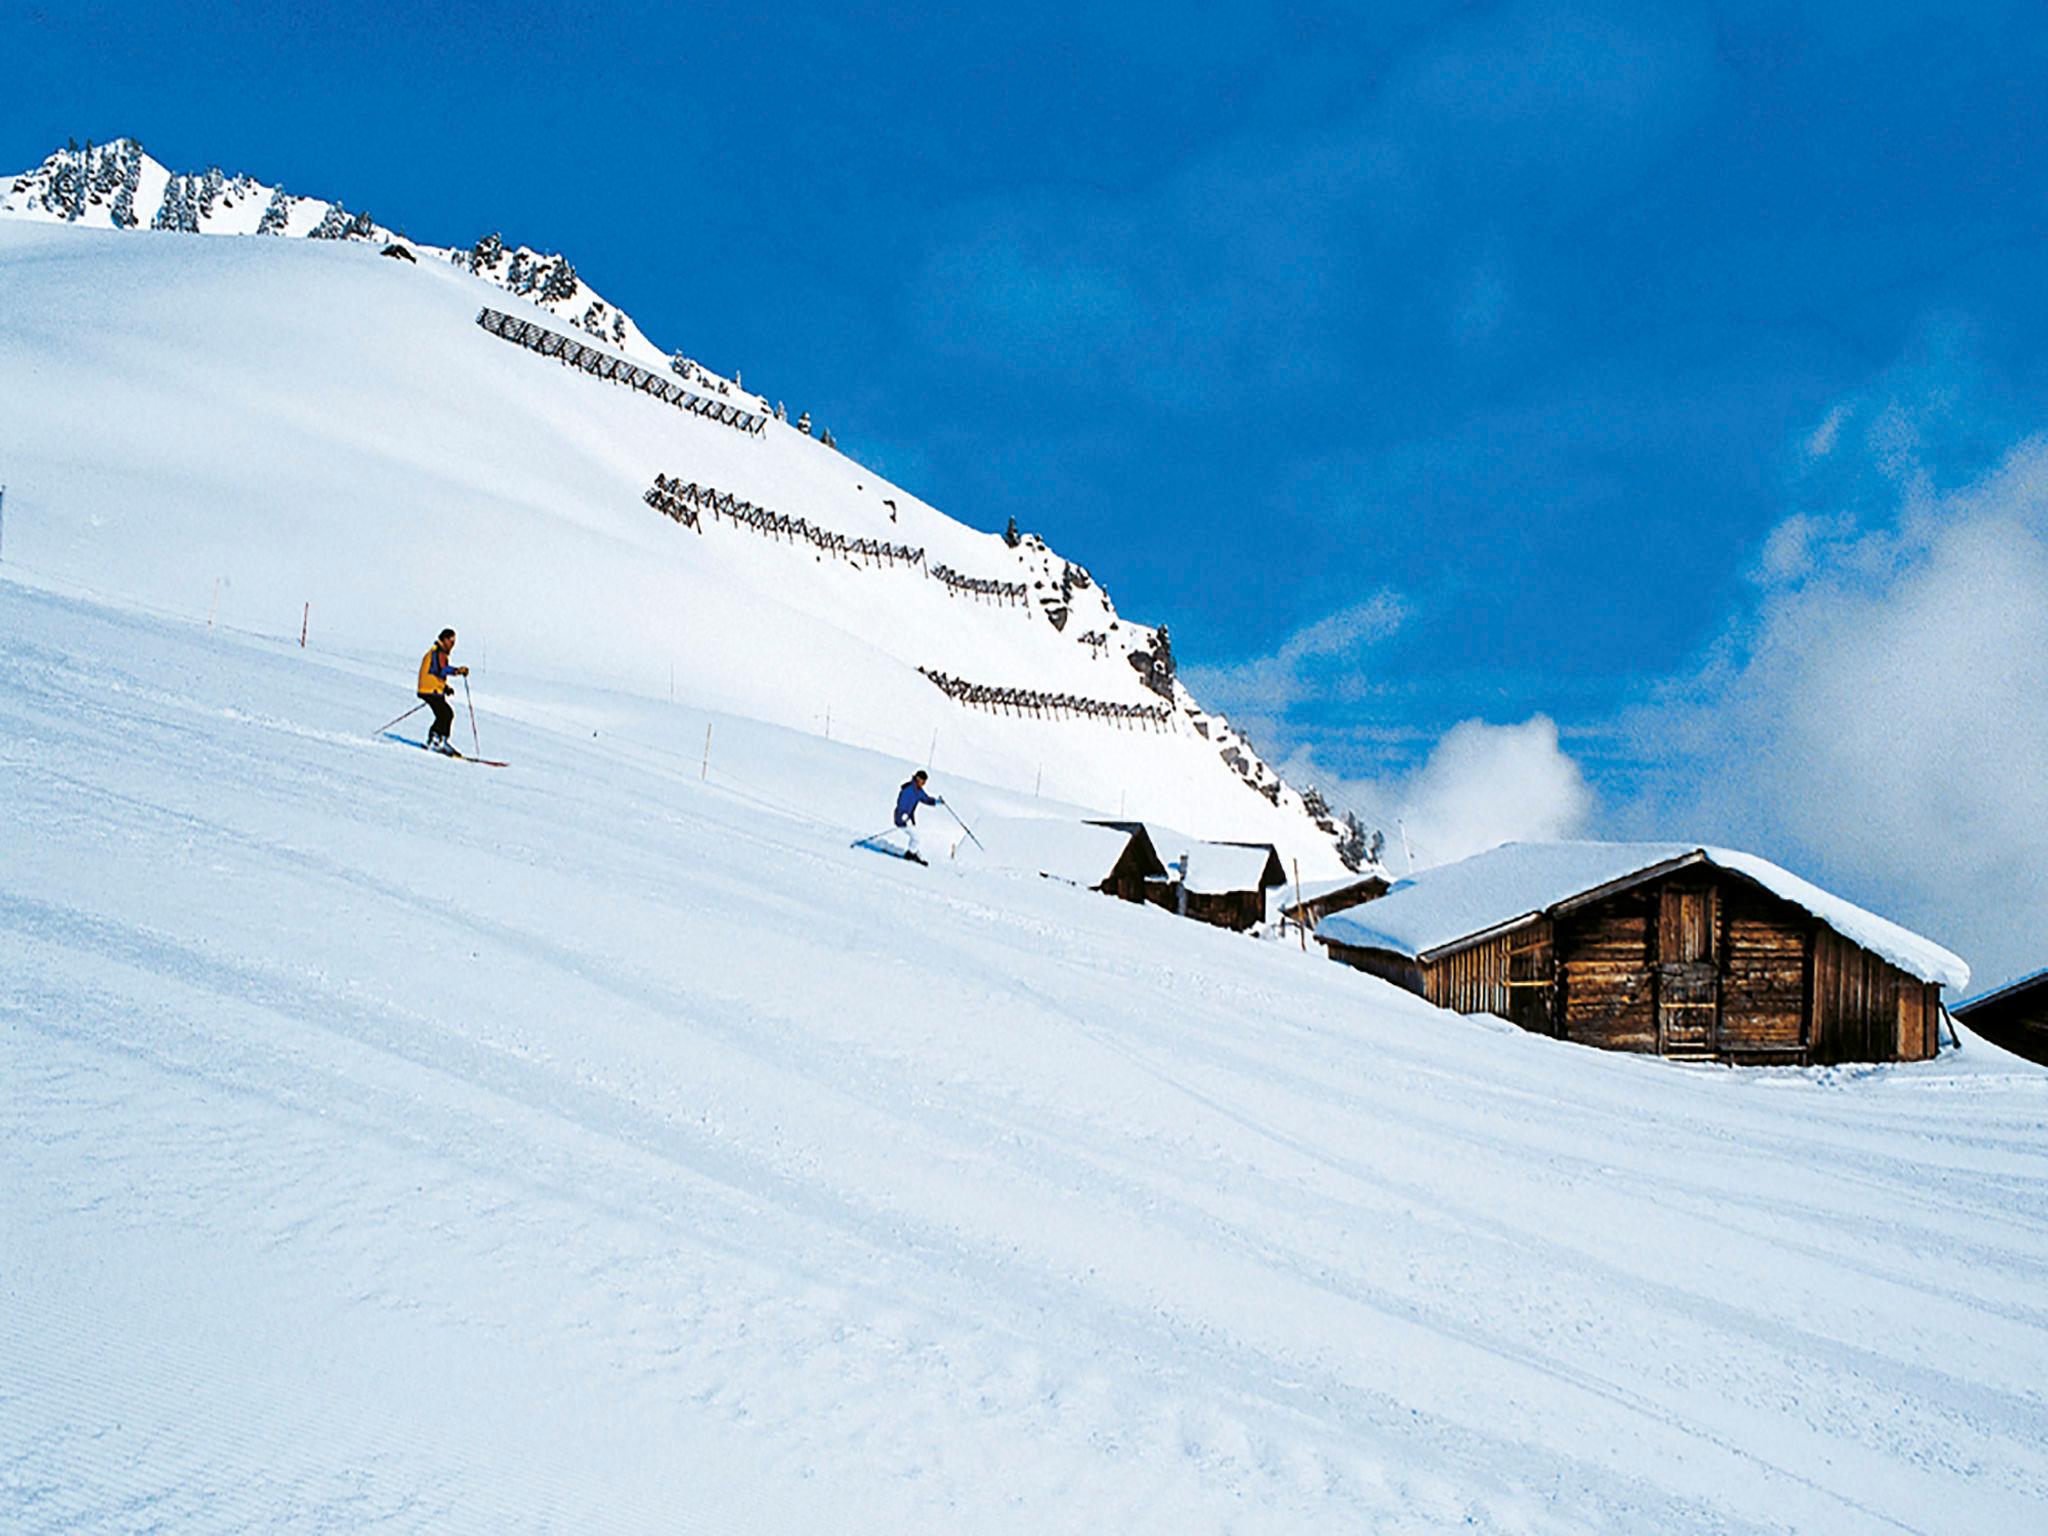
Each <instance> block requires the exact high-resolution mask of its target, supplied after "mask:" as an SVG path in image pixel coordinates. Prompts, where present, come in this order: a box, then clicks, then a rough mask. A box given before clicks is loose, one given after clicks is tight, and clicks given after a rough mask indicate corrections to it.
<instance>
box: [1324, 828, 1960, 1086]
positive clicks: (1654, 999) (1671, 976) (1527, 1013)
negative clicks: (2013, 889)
mask: <svg viewBox="0 0 2048 1536" xmlns="http://www.w3.org/2000/svg"><path fill="white" fill-rule="evenodd" d="M1316 937H1317V940H1318V941H1319V942H1321V943H1322V944H1324V945H1326V946H1327V947H1328V949H1329V952H1330V958H1331V959H1333V960H1341V961H1343V962H1344V963H1346V964H1348V965H1353V966H1356V967H1357V968H1358V969H1360V970H1364V971H1370V972H1371V973H1373V974H1374V975H1376V976H1381V977H1384V978H1385V979H1387V980H1389V981H1393V982H1395V983H1397V984H1399V985H1401V986H1404V987H1406V988H1408V989H1409V990H1410V991H1412V992H1418V993H1420V994H1421V995H1422V996H1424V997H1426V998H1428V999H1429V1001H1431V1002H1433V1003H1435V1004H1437V1006H1439V1007H1442V1008H1448V1009H1451V1010H1453V1011H1455V1012H1458V1013H1492V1014H1497V1015H1499V1016H1500V1017H1501V1018H1504V1019H1509V1020H1511V1021H1513V1022H1514V1023H1516V1024H1519V1025H1521V1026H1522V1027H1523V1028H1524V1029H1528V1030H1533V1031H1535V1032H1536V1033H1538V1034H1544V1035H1552V1036H1555V1037H1556V1038H1558V1039H1562V1040H1573V1041H1577V1042H1580V1043H1582V1044H1586V1045H1595V1046H1601V1047H1604V1048H1606V1049H1608V1050H1622V1051H1648V1052H1654V1053H1656V1054H1659V1055H1664V1056H1680V1057H1693V1058H1700V1059H1707V1060H1717V1061H1729V1062H1754V1063H1790V1064H1806V1063H1813V1062H1835V1061H1918V1060H1921V1059H1923V1058H1925V1057H1929V1056H1932V1055H1934V1054H1935V1052H1936V1051H1937V1050H1938V1049H1939V1041H1938V1038H1937V1031H1938V1028H1939V1019H1940V1008H1941V989H1942V988H1943V987H1944V986H1947V987H1950V988H1953V989H1957V990H1960V989H1961V988H1962V987H1964V986H1967V985H1968V984H1969V974H1970V973H1969V968H1968V967H1967V966H1965V965H1964V964H1963V963H1962V961H1960V960H1958V959H1957V958H1956V957H1955V956H1954V955H1952V954H1950V953H1949V952H1948V951H1947V950H1945V949H1942V948H1941V947H1940V946H1939V945H1937V944H1933V943H1931V942H1929V941H1928V940H1926V939H1923V938H1920V937H1919V936H1918V935H1916V934H1912V933H1908V932H1907V931H1906V930H1905V929H1903V928H1901V927H1899V926H1898V925H1896V924H1894V923H1891V922H1888V921H1886V920H1885V919H1884V918H1881V917H1878V916H1876V915H1875V914H1873V913H1870V912H1866V911H1864V910H1863V909H1862V908H1861V907H1857V906H1854V905H1852V904H1850V903H1849V902H1846V901H1843V900H1842V899H1840V898H1839V897H1836V896H1832V895H1830V894H1828V893H1827V892H1826V891H1823V890H1821V889H1820V888H1819V887H1817V886H1814V885H1810V884H1808V883H1807V882H1806V881H1804V880H1801V879H1800V878H1799V877H1798V876H1796V875H1793V874H1790V873H1788V872H1787V871H1785V870H1783V869H1780V868H1779V867H1778V866H1777V865H1775V864H1772V863H1770V862H1769V861H1767V860H1764V859H1760V858H1757V857H1755V856H1754V855H1752V854H1745V853H1737V852H1734V851H1731V850H1728V849H1720V848H1707V847H1700V846H1697V845H1691V844H1671V843H1510V844H1508V845H1507V846H1506V847H1504V848H1496V849H1494V850H1493V851H1492V852H1490V853H1483V854H1480V855H1478V856H1477V857H1475V858H1470V859H1465V860H1463V861H1462V862H1460V863H1457V864H1449V865H1444V866H1442V867H1441V868H1438V869H1434V870H1428V871H1425V872H1424V873H1423V874H1421V875H1418V876H1416V877H1414V878H1412V879H1409V880H1404V881H1402V882H1400V883H1399V884H1398V885H1396V886H1395V887H1394V888H1393V889H1392V890H1391V891H1390V892H1388V894H1386V895H1385V896H1382V897H1380V898H1379V899H1378V900H1377V901H1374V902H1371V903H1369V904H1368V905H1366V906H1363V907H1359V908H1356V909H1355V910H1353V911H1350V912H1340V913H1337V914H1336V915H1334V916H1332V917H1330V918H1328V919H1326V920H1325V921H1324V922H1323V924H1322V925H1321V927H1320V929H1319V930H1318V932H1317V934H1316Z"/></svg>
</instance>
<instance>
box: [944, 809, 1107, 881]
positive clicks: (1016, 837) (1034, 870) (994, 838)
mask: <svg viewBox="0 0 2048 1536" xmlns="http://www.w3.org/2000/svg"><path fill="white" fill-rule="evenodd" d="M974 835H975V836H976V837H978V838H980V839H981V844H982V845H981V846H980V847H979V848H977V847H976V846H975V845H974V843H973V842H972V841H968V840H963V841H962V842H961V845H960V847H959V848H958V849H956V850H955V857H956V858H958V859H959V860H960V861H961V862H963V863H966V862H971V861H973V860H976V859H979V860H980V861H982V862H985V863H988V864H992V865H994V866H995V867H997V868H998V869H1016V870H1023V871H1025V872H1026V873H1029V874H1039V875H1050V876H1051V877H1052V878H1053V879H1055V880H1066V881H1070V882H1072V883H1073V884H1075V885H1082V886H1097V885H1100V884H1102V882H1103V881H1105V880H1107V879H1108V878H1109V876H1110V872H1111V871H1112V870H1114V869H1115V868H1116V865H1117V860H1119V859H1121V858H1122V857H1123V856H1124V850H1125V849H1126V848H1128V847H1129V846H1130V844H1131V838H1132V836H1133V834H1132V833H1129V832H1122V831H1118V830H1117V829H1116V828H1114V827H1103V826H1097V825H1095V824H1094V823H1092V822H1086V821H1053V820H1049V819H1042V818H1039V817H1032V816H987V817H983V818H982V819H981V820H980V821H977V822H976V823H975V824H974Z"/></svg>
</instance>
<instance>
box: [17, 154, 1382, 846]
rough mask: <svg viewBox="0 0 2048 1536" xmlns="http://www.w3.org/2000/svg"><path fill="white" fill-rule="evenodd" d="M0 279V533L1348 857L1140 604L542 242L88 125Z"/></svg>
mask: <svg viewBox="0 0 2048 1536" xmlns="http://www.w3.org/2000/svg"><path fill="white" fill-rule="evenodd" d="M180 232H182V233H198V234H201V235H216V236H242V237H245V238H239V239H204V240H198V241H189V240H179V239H177V238H174V236H175V234H177V233H180ZM298 237H304V238H298ZM0 272H4V276H5V281H6V284H7V292H8V294H9V297H10V303H11V307H12V308H13V309H14V311H15V313H17V314H19V315H21V316H23V317H24V320H23V323H22V324H20V325H18V326H15V327H10V329H9V331H8V332H7V334H6V335H5V336H4V337H0V387H4V388H5V389H6V391H7V392H8V393H9V394H10V395H11V396H12V397H13V398H15V399H17V400H19V401H20V402H21V403H22V405H21V409H19V410H16V411H13V412H10V413H9V415H8V417H7V418H6V419H5V420H4V421H0V455H4V457H5V463H6V466H7V477H8V482H9V487H10V489H9V495H10V507H9V510H10V512H11V513H12V515H13V522H14V526H13V529H12V530H11V532H10V539H11V541H12V545H11V549H10V558H13V559H16V560H21V561H27V562H30V563H32V564H42V565H45V566H46V567H47V568H48V569H49V570H50V571H51V572H52V573H54V574H60V575H65V576H68V577H71V578H73V579H77V580H82V581H90V582H93V583H96V584H98V585H100V586H101V587H103V588H105V589H107V590H110V591H120V592H122V593H124V594H127V595H131V596H137V597H142V598H145V599H147V600H149V601H151V602H155V603H158V604H160V605H163V606H167V607H174V608H180V609H183V610H185V611H198V610H199V609H201V608H204V609H206V610H207V611H209V612H214V611H216V610H218V612H219V614H220V616H221V617H222V618H223V619H224V620H227V621H231V622H234V623H237V624H240V625H243V626H246V627H253V628H259V629H260V628H265V627H270V628H273V629H290V628H292V627H293V626H294V625H295V623H296V622H297V620H298V618H299V617H300V615H301V611H302V606H303V605H306V604H310V605H311V609H312V611H313V613H314V615H315V616H316V617H315V619H314V623H313V629H314V631H315V633H317V634H318V635H319V636H320V637H321V639H322V641H323V642H324V643H329V644H333V643H338V642H344V641H345V642H346V643H349V644H353V645H359V646H366V647H377V646H382V647H388V648H390V649H391V650H392V652H393V653H394V655H405V654H409V653H410V652H411V651H412V650H414V649H416V648H417V645H418V643H420V642H421V638H422V637H423V636H424V635H430V634H431V633H432V632H433V631H434V630H436V629H438V628H439V627H440V625H441V624H442V623H444V622H454V623H456V624H457V625H458V627H459V628H461V629H462V631H463V632H464V634H465V636H466V637H468V643H469V644H470V645H471V646H475V647H479V648H481V647H483V646H489V647H490V648H491V649H492V650H493V651H494V653H495V654H496V655H498V656H500V657H504V656H508V655H511V654H515V653H516V654H518V655H519V656H520V657H521V658H522V661H524V662H525V663H527V664H529V665H531V666H536V667H540V668H544V669H551V670H553V671H555V672H557V673H561V674H574V673H577V672H585V673H587V674H588V675H591V676H597V677H602V678H604V679H605V680H606V681H607V682H608V683H610V684H613V685H624V686H630V687H638V688H640V689H643V690H645V691H647V692H649V693H652V694H659V695H663V696H669V695H674V696H678V697H684V698H688V699H691V700H694V701H696V702H699V703H703V704H706V705H709V706H713V707H717V708H721V709H725V710H728V711H730V712H732V713H734V714H741V715H747V716H750V717H753V718H758V719H762V720H766V721H771V722H775V723H780V724H786V725H791V726H796V727H799V728H804V729H811V730H817V731H821V732H825V731H829V732H831V733H833V734H835V735H837V736H839V737H841V738H842V739H847V738H850V739H853V740H857V741H860V742H862V743H863V744H866V745H870V746H874V747H877V748H882V749H885V750H889V751H892V752H894V753H896V754H897V755H898V756H900V757H902V758H904V759H905V760H907V761H923V760H925V759H926V758H928V757H933V756H934V755H935V754H936V762H935V766H936V767H938V768H941V769H944V768H946V767H952V768H954V769H956V770H964V771H971V772H973V773H975V774H976V775H977V776H979V777H981V778H982V779H984V780H987V781H989V782H993V783H1000V784H1007V785H1009V786H1011V787H1013V788H1017V789H1024V788H1029V789H1030V790H1031V792H1032V793H1033V794H1034V795H1042V796H1045V797H1048V798H1053V799H1057V800H1061V801H1065V802H1071V803H1073V804H1076V805H1079V806H1083V807H1087V808H1089V809H1091V810H1093V811H1095V812H1098V813H1102V814H1108V815H1122V816H1129V817H1144V818H1146V819H1149V820H1154V821H1158V822H1163V823H1167V824H1170V825H1173V826H1176V827H1178V828H1180V829H1181V830H1182V831H1184V832H1187V833H1189V834H1191V835H1193V836H1196V837H1211V838H1223V839H1245V840H1256V841H1271V842H1274V843H1276V844H1277V845H1278V846H1280V848H1281V849H1282V852H1283V853H1284V854H1285V855H1287V856H1288V857H1289V858H1290V859H1298V860H1299V862H1300V865H1301V871H1302V874H1303V876H1304V878H1315V877H1317V876H1322V875H1328V874H1331V873H1335V872H1337V871H1339V870H1340V869H1341V867H1342V861H1340V857H1339V844H1340V843H1341V844H1343V846H1344V850H1345V853H1346V854H1347V855H1348V857H1349V859H1350V861H1352V862H1355V861H1356V859H1357V857H1358V855H1359V852H1360V844H1361V839H1360V837H1359V836H1358V829H1357V828H1356V826H1355V825H1353V826H1351V827H1348V828H1347V827H1345V826H1343V825H1340V823H1339V821H1338V820H1337V818H1336V817H1335V816H1334V815H1333V814H1332V812H1331V811H1330V809H1329V808H1328V807H1327V806H1325V805H1323V804H1322V803H1321V801H1320V800H1319V799H1318V798H1317V797H1314V796H1313V795H1310V796H1308V797H1306V798H1305V797H1304V796H1303V795H1302V794H1300V793H1297V792H1296V790H1295V789H1294V788H1292V787H1291V786H1289V785H1287V784H1285V783H1283V782H1282V781H1281V779H1280V778H1279V776H1278V775H1277V774H1276V773H1274V772H1273V771H1272V770H1271V769H1270V768H1269V767H1268V766H1267V765H1266V764H1265V763H1264V762H1263V761H1262V760H1261V759H1260V758H1259V756H1258V754H1257V753H1256V752H1255V751H1254V750H1253V749H1252V748H1251V746H1250V744H1249V743H1247V742H1245V741H1243V740H1242V739H1241V738H1240V737H1238V736H1237V734H1236V733H1235V732H1234V731H1233V730H1232V729H1231V727H1230V725H1229V723H1228V722H1227V721H1225V720H1222V719H1220V718H1217V717H1213V716H1210V715H1207V714H1205V713H1204V711H1203V710H1202V709H1201V707H1200V705H1199V703H1198V702H1197V701H1196V700H1195V699H1193V698H1192V697H1191V696H1190V695H1189V694H1188V692H1187V690H1186V688H1185V687H1184V686H1183V685H1182V684H1181V683H1180V682H1179V680H1178V678H1177V676H1176V675H1175V668H1174V663H1173V656H1172V651H1171V643H1170V640H1169V637H1168V634H1167V630H1166V628H1165V626H1164V625H1160V626H1157V627H1155V626H1152V625H1147V624H1138V623H1133V622H1131V621H1130V620H1128V619H1127V618H1125V617H1124V616H1122V615H1121V614H1120V613H1119V612H1118V610H1117V608H1116V606H1115V603H1114V602H1113V601H1112V599H1111V598H1110V596H1109V594H1108V593H1107V592H1106V591H1105V590H1104V588H1103V586H1102V584H1101V583H1100V582H1099V581H1098V580H1096V579H1095V578H1094V577H1093V576H1092V575H1091V574H1090V573H1089V572H1088V570H1087V569H1086V568H1085V567H1084V566H1083V565H1082V564H1081V563H1079V562H1076V561H1072V560H1069V559H1067V558H1064V557H1063V556H1061V555H1060V554H1058V553H1056V552H1055V551H1053V550H1051V549H1049V548H1048V547H1047V546H1046V544H1045V542H1044V541H1043V540H1042V539H1041V538H1039V537H1037V536H1036V535H1033V534H1030V533H1028V532H1027V533H1019V532H1017V531H1015V530H1011V531H1009V533H1008V534H1007V536H1001V537H999V536H996V535H993V534H989V533H982V532H977V531H975V530H972V529H969V528H967V527H965V526H963V525H962V524H960V523H958V522H956V521H954V520H953V519H951V518H949V517H946V516H945V515H944V514H943V513H941V512H939V511H938V510H937V509H935V508H933V507H931V506H929V505H928V504H926V503H924V502H923V501H921V500H920V499H919V498H917V497H916V496H915V495H913V494H912V493H910V492H909V491H907V490H905V489H904V488H902V487H899V486H896V485H893V484H891V483H889V482H888V481H886V480H884V479H883V478H882V477H881V476H879V475H877V474H875V473H874V472H873V471H872V470H870V469H867V468H864V467H863V466H862V465H860V464H859V463H857V462H856V461H854V460H852V459H850V458H848V457H846V456H845V455H843V454H841V453H840V452H838V451H837V450H836V448H834V447H833V446H831V445H830V444H828V443H825V442H821V441H819V440H817V439H815V438H813V437H812V436H811V435H810V433H809V431H808V429H807V428H808V423H802V424H791V423H789V422H787V421H785V420H782V419H779V418H778V416H777V415H776V413H775V411H774V409H773V408H772V407H771V405H770V403H769V402H768V401H766V400H765V399H763V398H761V397H759V396H756V395H750V394H747V393H746V392H744V391H743V390H741V389H740V388H739V387H738V385H737V383H736V382H735V381H732V380H728V379H725V378H723V377H722V376H719V375H717V374H715V373H712V372H710V371H709V370H706V369H703V368H701V367H699V366H698V365H696V364H694V363H692V362H690V361H688V360H687V359H685V358H683V357H682V356H681V354H680V353H671V352H668V351H664V350H663V349H661V348H658V347H656V346H654V345H653V344H652V343H651V342H650V341H649V340H648V339H647V338H646V337H645V336H644V335H643V334H642V333H641V331H640V330H639V328H638V327H637V326H636V325H635V324H634V323H633V321H632V320H631V318H630V317H629V316H627V315H626V314H625V313H624V312H623V311H621V310H619V309H617V308H616V307H614V306H612V305H611V304H609V303H608V302H607V301H605V300H603V299H601V298H599V297H598V296H597V295H595V294H593V293H591V292H590V291H589V290H588V289H587V287H584V286H583V285H582V284H581V283H580V280H579V279H578V278H577V277H576V276H575V273H574V269H573V268H572V267H571V266H570V264H569V262H568V261H567V259H566V258H564V257H561V256H552V255H544V254H541V253H536V252H534V251H531V250H529V249H528V248H526V247H523V246H508V245H506V244H505V243H504V242H503V241H502V240H501V239H500V238H499V237H498V236H496V235H495V234H494V235H490V236H487V237H486V238H485V239H484V240H482V241H479V242H478V243H477V244H476V245H475V246H473V247H470V248H466V249H455V248H441V247H434V246H429V245H424V244H420V243H418V242H412V241H401V240H399V239H398V238H397V237H396V236H394V235H393V234H392V232H391V231H390V230H389V229H388V228H386V227H385V226H383V225H381V224H379V223H377V222H376V221H375V220H374V219H372V218H370V216H369V215H368V214H367V213H364V212H361V211H351V210H350V209H348V208H347V207H346V206H344V205H343V204H341V203H337V202H329V201H322V200H320V199H314V198H300V197H295V196H293V195H292V194H290V193H287V192H286V191H284V190H283V189H282V188H279V187H274V186H271V185H269V184H267V183H263V182H259V181H256V180H254V179H252V178H250V177H246V176H228V175H225V174H223V173H222V172H221V171H219V170H218V169H210V170H208V171H206V172H204V173H200V174H196V175H194V174H174V173H172V172H170V171H168V170H166V169H165V168H164V167H163V166H161V165H160V164H158V163H157V162H156V161H154V160H152V159H151V158H150V157H149V156H147V155H146V154H144V153H143V152H142V151H141V150H140V148H139V147H138V146H137V145H136V144H135V143H134V141H132V140H127V139H119V140H115V141H113V142H111V143H109V144H106V145H99V146H87V147H85V148H80V149H69V148H67V149H65V150H60V151H59V152H57V153H56V154H54V155H52V156H51V157H50V158H49V159H48V160H46V161H45V162H44V163H43V164H42V165H41V166H39V167H37V168H36V169H35V170H33V171H30V172H27V173H25V174H23V175H21V176H18V177H16V178H14V180H13V181H12V183H11V186H10V188H9V190H8V192H7V195H6V198H5V201H4V203H0ZM480 321H486V322H489V323H488V325H485V324H480V323H479V322H480ZM564 362H571V363H572V364H573V366H570V367H564V366H562V364H563V363H564ZM84 421H89V422H92V423H93V424H94V426H93V443H92V449H91V451H90V452H87V453H81V452H79V451H78V444H77V441H76V438H75V427H76V424H77V423H79V422H84ZM394 668H395V673H398V674H402V672H403V668H401V667H398V665H397V663H396V662H395V661H394ZM397 680H399V681H403V677H402V675H400V676H398V677H397Z"/></svg>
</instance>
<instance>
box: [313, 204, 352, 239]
mask: <svg viewBox="0 0 2048 1536" xmlns="http://www.w3.org/2000/svg"><path fill="white" fill-rule="evenodd" d="M348 222H349V213H348V210H347V209H346V208H344V207H342V206H341V204H339V203H329V204H328V205H327V211H326V212H325V213H323V214H321V215H320V222H319V223H318V224H316V225H315V226H314V227H313V233H312V236H311V238H312V239H315V240H340V239H342V238H343V237H345V236H346V235H347V234H348Z"/></svg>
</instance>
